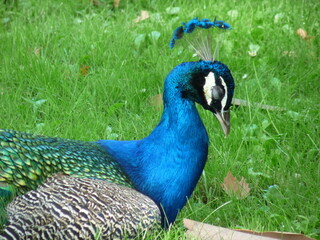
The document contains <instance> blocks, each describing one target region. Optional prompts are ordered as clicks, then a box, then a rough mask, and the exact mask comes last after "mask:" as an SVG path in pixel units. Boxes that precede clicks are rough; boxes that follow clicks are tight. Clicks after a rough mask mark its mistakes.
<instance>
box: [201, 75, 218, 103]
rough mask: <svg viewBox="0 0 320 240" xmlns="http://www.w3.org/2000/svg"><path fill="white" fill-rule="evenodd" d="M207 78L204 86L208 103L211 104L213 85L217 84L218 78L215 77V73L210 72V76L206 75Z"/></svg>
mask: <svg viewBox="0 0 320 240" xmlns="http://www.w3.org/2000/svg"><path fill="white" fill-rule="evenodd" d="M205 79H206V82H205V84H204V86H203V92H204V96H205V98H206V100H207V103H208V105H210V104H211V101H212V96H211V89H212V87H214V86H216V79H215V76H214V73H213V72H209V74H208V76H206V77H205Z"/></svg>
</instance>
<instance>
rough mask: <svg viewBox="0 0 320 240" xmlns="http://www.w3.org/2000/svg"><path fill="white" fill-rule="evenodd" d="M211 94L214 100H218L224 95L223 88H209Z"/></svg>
mask: <svg viewBox="0 0 320 240" xmlns="http://www.w3.org/2000/svg"><path fill="white" fill-rule="evenodd" d="M211 96H212V98H213V99H214V100H218V101H220V100H221V99H222V98H223V97H224V90H223V89H222V88H221V87H219V86H213V87H212V88H211Z"/></svg>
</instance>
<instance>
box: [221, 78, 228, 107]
mask: <svg viewBox="0 0 320 240" xmlns="http://www.w3.org/2000/svg"><path fill="white" fill-rule="evenodd" d="M220 80H221V84H222V86H223V87H224V90H225V94H224V96H223V98H222V99H221V106H222V110H223V109H224V107H225V106H226V104H227V97H228V94H227V92H228V88H227V84H226V83H225V81H224V79H223V78H222V77H221V76H220Z"/></svg>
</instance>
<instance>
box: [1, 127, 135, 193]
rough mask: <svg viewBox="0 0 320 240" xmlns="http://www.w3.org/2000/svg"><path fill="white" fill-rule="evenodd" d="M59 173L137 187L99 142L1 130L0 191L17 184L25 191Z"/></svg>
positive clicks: (19, 188)
mask: <svg viewBox="0 0 320 240" xmlns="http://www.w3.org/2000/svg"><path fill="white" fill-rule="evenodd" d="M59 172H61V173H64V174H67V175H73V176H78V177H86V178H94V179H101V180H108V181H110V182H113V183H118V184H121V185H124V186H127V187H133V185H132V183H131V181H130V180H129V178H128V177H127V175H126V174H125V172H124V171H123V170H122V169H121V167H120V165H119V164H118V163H117V162H116V161H115V160H113V159H112V158H111V156H110V155H108V154H107V153H106V152H105V151H104V150H103V149H101V147H100V146H99V145H97V144H96V143H93V142H84V141H75V140H67V139H61V138H49V137H44V136H40V135H34V134H29V133H22V132H17V131H12V130H0V190H3V191H6V190H9V191H11V190H10V189H11V188H12V187H13V189H15V190H16V191H17V193H18V194H22V193H25V192H27V191H29V190H31V189H36V188H37V186H38V185H39V184H41V183H43V182H44V181H45V179H46V178H48V177H49V176H51V175H52V174H53V173H59ZM0 193H1V192H0Z"/></svg>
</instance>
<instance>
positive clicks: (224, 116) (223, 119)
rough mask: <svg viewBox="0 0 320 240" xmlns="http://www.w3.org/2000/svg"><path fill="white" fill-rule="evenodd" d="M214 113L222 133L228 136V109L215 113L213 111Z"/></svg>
mask: <svg viewBox="0 0 320 240" xmlns="http://www.w3.org/2000/svg"><path fill="white" fill-rule="evenodd" d="M214 115H215V116H216V118H217V119H218V121H219V123H220V125H221V127H222V130H223V133H224V135H225V136H228V134H229V132H230V111H229V110H228V111H223V112H217V113H214Z"/></svg>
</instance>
